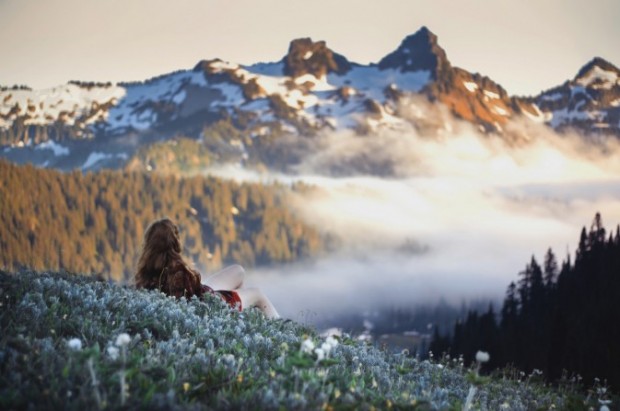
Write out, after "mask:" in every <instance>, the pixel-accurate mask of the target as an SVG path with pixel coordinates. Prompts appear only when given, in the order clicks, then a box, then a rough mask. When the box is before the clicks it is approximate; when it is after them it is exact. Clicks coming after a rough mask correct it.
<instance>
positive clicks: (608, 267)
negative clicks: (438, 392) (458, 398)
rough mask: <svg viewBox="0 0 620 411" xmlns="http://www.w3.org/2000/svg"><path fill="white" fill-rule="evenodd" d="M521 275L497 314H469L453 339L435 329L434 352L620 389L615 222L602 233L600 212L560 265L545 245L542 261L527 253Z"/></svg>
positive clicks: (619, 255) (619, 236)
mask: <svg viewBox="0 0 620 411" xmlns="http://www.w3.org/2000/svg"><path fill="white" fill-rule="evenodd" d="M519 277H520V278H519V280H518V282H517V283H515V282H512V283H511V284H510V285H509V286H508V289H507V292H506V297H505V299H504V302H503V306H502V309H501V313H500V315H499V316H497V315H496V313H495V312H494V311H493V307H492V306H490V307H489V309H488V311H486V312H484V313H478V312H477V311H470V312H469V313H468V315H467V318H466V319H465V320H464V321H459V322H457V323H456V325H455V326H454V332H453V333H452V335H451V336H450V335H448V336H442V335H440V333H439V332H438V331H436V332H435V335H434V338H433V342H432V344H431V351H433V352H435V353H449V354H450V355H463V356H464V358H465V361H466V362H471V361H472V360H473V357H474V355H475V353H476V351H478V350H484V351H488V352H489V353H490V354H491V359H490V362H489V364H488V366H489V368H499V367H504V366H506V365H513V366H515V367H516V368H518V369H520V370H521V371H523V372H525V373H528V374H529V373H531V372H533V371H534V370H539V371H542V372H543V376H544V377H545V378H547V379H548V380H550V381H555V380H558V379H559V378H560V377H562V376H563V375H564V374H568V375H569V376H570V375H573V376H577V375H579V376H581V377H582V378H583V379H584V380H585V381H586V382H589V383H591V382H592V381H593V380H594V379H595V378H599V379H600V380H601V381H603V380H605V379H606V380H607V382H608V383H609V385H610V386H611V387H613V388H614V389H615V390H618V389H620V343H619V342H620V226H618V227H617V228H616V231H615V234H614V233H613V232H612V233H611V234H610V235H609V236H607V234H606V231H605V228H604V227H603V224H602V220H601V215H600V214H599V213H597V214H596V216H595V218H594V221H593V223H592V225H591V228H590V230H589V231H588V230H586V228H585V227H584V228H583V229H582V231H581V235H580V239H579V246H578V248H577V251H576V256H575V262H574V263H572V262H571V258H570V255H569V256H567V258H566V259H565V260H564V261H563V263H562V264H561V266H559V264H558V262H557V259H556V257H555V254H554V253H553V251H552V250H551V249H549V250H548V251H547V253H546V254H545V258H544V261H543V264H542V266H541V265H540V264H539V263H538V261H537V260H536V258H535V257H532V259H531V261H530V262H529V263H528V264H527V265H526V267H525V270H524V271H522V272H521V273H519ZM498 317H499V318H498Z"/></svg>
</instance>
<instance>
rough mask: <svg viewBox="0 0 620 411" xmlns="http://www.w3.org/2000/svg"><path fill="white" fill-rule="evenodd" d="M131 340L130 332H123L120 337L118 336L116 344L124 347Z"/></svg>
mask: <svg viewBox="0 0 620 411" xmlns="http://www.w3.org/2000/svg"><path fill="white" fill-rule="evenodd" d="M130 341H131V337H130V336H129V334H127V333H121V334H119V335H118V337H116V343H115V345H116V346H117V347H124V346H126V345H128V344H129V342H130Z"/></svg>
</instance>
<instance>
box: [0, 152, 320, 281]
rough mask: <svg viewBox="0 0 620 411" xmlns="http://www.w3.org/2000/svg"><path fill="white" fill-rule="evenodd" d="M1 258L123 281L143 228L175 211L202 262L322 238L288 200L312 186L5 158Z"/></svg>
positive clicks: (192, 256) (316, 245)
mask: <svg viewBox="0 0 620 411" xmlns="http://www.w3.org/2000/svg"><path fill="white" fill-rule="evenodd" d="M0 176H1V178H0V266H2V267H4V268H5V269H8V270H19V269H23V268H30V269H35V270H67V271H70V272H77V273H93V274H97V275H100V276H102V277H104V278H110V279H113V280H116V281H124V280H127V279H129V278H131V276H132V275H133V270H134V268H135V264H136V262H137V258H138V253H139V252H140V247H141V244H142V236H143V234H144V230H145V229H146V228H147V227H148V225H149V224H150V223H151V222H152V221H154V220H155V219H158V218H162V217H165V216H166V217H169V218H171V219H173V221H175V222H176V223H177V225H178V226H179V228H180V234H181V237H182V238H181V240H182V243H183V245H184V247H185V249H184V250H183V254H184V255H185V256H186V257H187V258H188V259H189V260H190V261H192V260H193V261H194V262H195V263H196V264H197V267H198V268H200V269H207V270H214V269H217V268H219V267H220V266H221V265H222V264H225V263H231V262H236V263H240V264H243V265H245V266H250V267H252V266H255V265H264V264H270V263H277V262H290V261H294V260H298V259H301V258H305V257H312V256H315V255H317V254H318V253H320V252H321V250H322V249H323V248H324V244H325V241H324V240H325V237H324V236H322V235H321V234H319V232H318V231H317V230H315V229H314V228H313V227H310V226H309V225H307V224H305V223H304V222H302V221H301V220H300V219H299V218H297V217H295V216H294V215H293V214H292V213H291V211H290V210H289V209H288V208H287V207H286V206H285V202H286V196H287V195H288V193H291V190H293V191H294V190H297V191H300V190H306V189H308V187H305V186H303V185H297V186H293V187H288V186H282V185H262V184H245V183H244V184H237V183H235V182H230V181H224V180H221V179H217V178H212V177H201V176H196V177H188V178H179V177H175V176H171V175H170V176H164V175H157V174H145V173H134V172H126V171H125V172H121V171H101V172H98V173H87V174H82V172H80V171H74V172H71V173H61V172H59V171H55V170H46V169H38V168H35V167H32V166H30V165H25V166H16V165H14V164H12V163H9V162H7V161H0Z"/></svg>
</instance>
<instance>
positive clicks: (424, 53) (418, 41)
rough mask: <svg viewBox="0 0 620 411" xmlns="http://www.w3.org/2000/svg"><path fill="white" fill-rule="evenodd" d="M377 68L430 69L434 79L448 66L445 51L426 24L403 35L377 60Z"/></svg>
mask: <svg viewBox="0 0 620 411" xmlns="http://www.w3.org/2000/svg"><path fill="white" fill-rule="evenodd" d="M379 68H380V69H382V70H384V69H389V68H392V69H400V70H401V71H420V70H427V71H430V72H431V74H432V76H433V78H434V79H438V78H439V77H440V76H441V74H442V73H443V72H444V71H446V70H448V69H449V68H450V62H449V61H448V58H447V57H446V52H445V51H444V49H442V48H441V47H440V46H439V44H438V42H437V36H436V35H435V34H434V33H433V32H432V31H430V30H429V29H428V28H427V27H426V26H422V27H421V28H420V29H419V30H418V31H416V32H415V33H413V34H411V35H409V36H407V37H405V39H404V40H403V41H402V42H401V44H400V46H398V48H397V49H396V50H394V51H393V52H392V53H390V54H388V55H387V56H385V57H384V58H383V59H381V61H380V62H379Z"/></svg>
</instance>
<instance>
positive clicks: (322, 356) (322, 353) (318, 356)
mask: <svg viewBox="0 0 620 411" xmlns="http://www.w3.org/2000/svg"><path fill="white" fill-rule="evenodd" d="M314 353H315V354H316V360H317V361H322V360H323V359H325V351H323V349H322V348H317V349H315V350H314Z"/></svg>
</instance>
